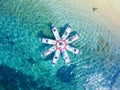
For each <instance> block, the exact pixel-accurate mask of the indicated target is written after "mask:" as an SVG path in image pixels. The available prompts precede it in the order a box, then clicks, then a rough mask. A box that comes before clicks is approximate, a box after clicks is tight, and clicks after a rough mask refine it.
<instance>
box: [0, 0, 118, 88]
mask: <svg viewBox="0 0 120 90" xmlns="http://www.w3.org/2000/svg"><path fill="white" fill-rule="evenodd" d="M102 2H103V1H101V3H102ZM110 2H111V1H110ZM110 2H108V3H110ZM98 3H99V4H100V5H99V4H98ZM101 3H100V2H97V1H96V0H94V1H87V0H86V1H79V0H75V1H72V0H69V1H67V0H61V1H60V0H0V88H1V90H119V88H120V75H119V73H120V65H119V64H120V63H119V60H120V52H119V51H120V40H119V38H120V27H119V21H118V20H120V19H119V18H117V17H118V16H117V15H116V16H114V14H115V13H117V11H116V12H113V11H114V10H113V11H112V10H111V9H112V8H114V7H113V6H112V5H111V6H109V5H108V3H107V2H106V4H103V3H102V4H101ZM97 4H98V5H97ZM102 5H103V6H104V5H105V8H103V6H102ZM107 5H108V6H107ZM114 5H115V4H114ZM93 7H97V8H98V9H97V10H96V11H93ZM115 8H116V7H115ZM109 9H110V10H109ZM104 11H107V12H104ZM103 12H104V13H103ZM110 12H111V14H112V15H113V16H108V14H109V13H110ZM118 15H119V13H118ZM116 18H117V19H118V20H117V19H116ZM51 23H52V24H54V25H55V26H56V27H57V28H58V30H59V32H63V31H64V27H65V26H66V25H67V24H69V25H70V26H71V27H72V31H73V32H77V33H79V34H80V38H79V39H78V40H76V41H75V42H74V43H73V45H74V46H75V47H76V48H78V49H80V51H81V53H80V54H79V55H74V54H73V53H70V52H68V54H69V56H70V60H71V65H66V64H65V63H64V60H63V58H62V57H60V59H59V61H58V63H57V65H55V66H53V65H52V57H53V55H54V54H52V55H51V56H49V57H47V58H44V57H42V56H41V53H42V52H43V51H45V50H46V49H48V48H49V47H50V45H45V44H42V43H41V42H39V38H40V37H47V38H51V39H54V36H53V34H52V32H51V30H50V24H51ZM61 35H62V33H61Z"/></svg>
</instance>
